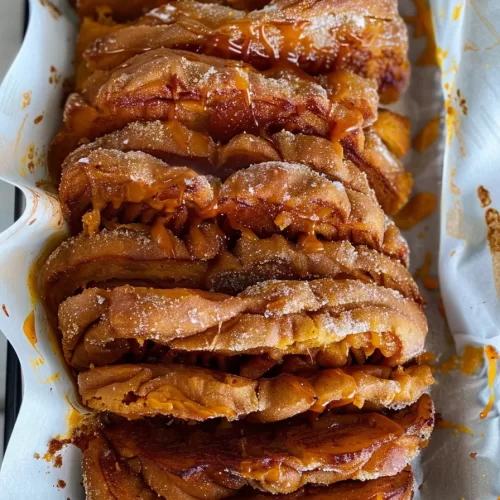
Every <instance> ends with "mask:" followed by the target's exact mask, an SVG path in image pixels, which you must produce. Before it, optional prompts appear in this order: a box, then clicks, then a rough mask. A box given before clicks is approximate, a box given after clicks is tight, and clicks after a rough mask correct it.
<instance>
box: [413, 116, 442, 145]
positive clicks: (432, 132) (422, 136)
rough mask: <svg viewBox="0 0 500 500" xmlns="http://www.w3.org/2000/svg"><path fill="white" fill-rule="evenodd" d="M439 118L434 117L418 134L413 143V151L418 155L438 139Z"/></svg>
mask: <svg viewBox="0 0 500 500" xmlns="http://www.w3.org/2000/svg"><path fill="white" fill-rule="evenodd" d="M440 123H441V117H440V116H436V118H433V119H432V120H431V121H430V122H429V123H427V124H426V125H425V126H424V128H423V129H422V130H421V131H420V132H419V133H418V135H417V136H416V137H415V140H414V141H413V149H415V151H418V152H419V153H423V152H424V151H425V150H427V149H428V148H430V147H431V146H432V145H433V144H434V143H435V142H436V141H437V140H438V138H439V125H440Z"/></svg>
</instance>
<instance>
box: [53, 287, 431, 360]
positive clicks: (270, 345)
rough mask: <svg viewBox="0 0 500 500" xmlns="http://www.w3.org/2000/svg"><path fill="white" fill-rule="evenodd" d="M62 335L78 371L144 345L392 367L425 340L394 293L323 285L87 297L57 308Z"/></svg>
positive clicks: (405, 302) (94, 292) (414, 315)
mask: <svg viewBox="0 0 500 500" xmlns="http://www.w3.org/2000/svg"><path fill="white" fill-rule="evenodd" d="M59 327H60V330H61V332H62V336H63V337H62V344H63V350H64V353H65V356H66V359H67V360H68V362H69V363H70V364H72V365H73V366H75V367H78V368H85V367H88V366H89V365H90V364H94V365H103V364H109V363H114V362H116V361H119V360H120V359H122V358H123V356H125V355H127V354H128V355H133V353H134V351H136V350H140V348H141V346H144V343H145V342H146V341H151V342H153V343H155V344H158V345H163V346H168V347H170V348H171V349H174V350H179V351H186V352H193V351H194V352H199V351H204V352H206V353H212V354H218V355H223V356H237V355H244V354H245V355H261V354H268V355H269V356H271V358H273V359H277V360H280V359H282V358H283V356H285V355H289V354H298V355H310V356H311V357H317V360H318V362H319V363H320V365H321V366H327V367H329V366H330V367H331V366H343V365H345V364H346V362H347V359H348V357H349V352H350V350H351V349H357V350H359V351H361V353H362V354H363V356H364V359H367V358H369V356H371V355H372V354H373V353H374V352H375V351H376V350H379V351H380V353H381V354H382V356H383V357H384V358H385V359H384V363H385V364H388V365H391V366H397V365H399V364H404V363H406V362H408V361H409V360H411V359H413V358H414V357H415V356H417V355H419V354H420V353H421V352H422V349H423V346H424V341H425V337H426V334H427V322H426V319H425V316H424V313H423V312H422V308H421V306H420V305H418V304H416V303H415V302H414V301H412V300H409V299H405V298H404V297H403V296H402V295H401V294H400V293H399V292H396V291H394V290H390V289H386V288H383V287H379V286H377V285H374V284H370V283H361V282H358V281H353V280H333V279H329V278H325V279H319V280H314V281H269V282H264V283H260V284H258V285H254V286H252V287H250V288H248V289H246V290H245V291H244V292H242V293H240V294H239V295H237V296H230V295H224V294H216V293H210V292H202V291H200V290H187V289H171V290H157V289H150V288H134V287H131V286H124V287H118V288H114V289H111V290H104V289H98V288H90V289H87V290H85V291H84V292H83V293H81V294H80V295H77V296H74V297H70V298H69V299H67V300H66V301H65V302H63V303H62V304H61V306H60V308H59ZM361 359H363V358H361Z"/></svg>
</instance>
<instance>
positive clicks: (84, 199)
mask: <svg viewBox="0 0 500 500" xmlns="http://www.w3.org/2000/svg"><path fill="white" fill-rule="evenodd" d="M219 188H220V182H219V181H218V180H217V179H216V178H213V177H209V176H202V175H198V174H197V173H196V172H195V171H194V170H191V169H189V168H186V167H172V166H167V165H166V164H165V163H164V162H162V161H161V160H158V159H156V158H154V157H152V156H150V155H147V154H145V153H141V152H135V151H131V152H128V153H122V152H121V151H117V150H103V149H97V150H95V151H92V152H90V154H89V155H88V156H87V157H85V158H80V159H79V160H78V161H77V162H75V163H73V164H72V165H70V166H68V167H67V168H66V169H65V170H64V173H63V176H62V179H61V184H60V185H59V198H60V200H61V204H62V211H63V216H64V218H65V219H66V220H67V221H68V223H69V225H70V229H71V230H72V232H73V233H77V232H79V231H81V229H82V217H83V225H84V226H85V227H86V229H87V231H88V232H95V231H96V230H98V229H99V227H100V225H101V217H103V218H105V219H115V218H118V219H119V220H120V222H123V223H127V222H134V221H136V220H138V221H140V222H142V223H148V222H153V221H154V220H155V217H157V216H158V215H159V216H162V217H163V218H165V219H166V220H165V222H166V223H167V224H168V225H170V226H171V227H172V228H174V229H177V230H179V229H180V228H182V227H183V226H184V224H185V222H186V220H187V219H188V218H189V217H194V218H198V219H199V220H204V219H208V218H211V217H213V216H214V215H215V214H216V212H215V211H214V207H215V206H216V205H217V202H218V192H219ZM89 209H90V211H89Z"/></svg>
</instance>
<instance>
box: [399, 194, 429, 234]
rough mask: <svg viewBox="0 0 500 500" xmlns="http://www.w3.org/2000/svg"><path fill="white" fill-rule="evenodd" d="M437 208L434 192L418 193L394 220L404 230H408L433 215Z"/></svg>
mask: <svg viewBox="0 0 500 500" xmlns="http://www.w3.org/2000/svg"><path fill="white" fill-rule="evenodd" d="M436 208H437V200H436V196H435V195H434V194H433V193H418V194H416V195H415V196H414V197H413V198H412V199H411V200H410V201H409V202H408V204H407V205H406V206H405V207H404V208H403V209H402V210H401V211H400V212H399V213H398V214H397V215H395V216H394V222H395V223H396V225H397V226H398V227H399V229H402V230H408V229H411V228H412V227H414V226H416V225H417V224H418V223H419V222H422V221H423V220H424V219H426V218H427V217H429V216H430V215H432V214H433V213H434V212H435V211H436Z"/></svg>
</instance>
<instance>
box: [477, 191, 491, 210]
mask: <svg viewBox="0 0 500 500" xmlns="http://www.w3.org/2000/svg"><path fill="white" fill-rule="evenodd" d="M477 196H478V198H479V202H480V203H481V207H482V208H486V207H489V206H490V205H491V196H490V192H489V191H488V190H487V189H486V188H485V187H484V186H479V187H478V188H477Z"/></svg>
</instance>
